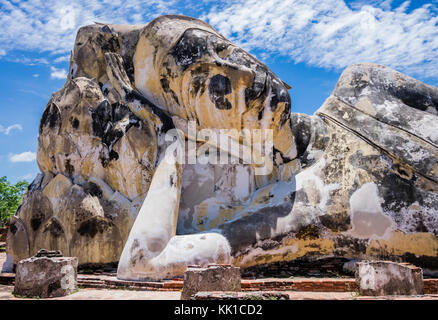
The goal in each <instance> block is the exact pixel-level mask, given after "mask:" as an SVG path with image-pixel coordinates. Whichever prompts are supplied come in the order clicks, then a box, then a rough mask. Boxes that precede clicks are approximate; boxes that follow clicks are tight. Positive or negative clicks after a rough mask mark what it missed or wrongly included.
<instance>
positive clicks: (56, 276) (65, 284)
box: [14, 256, 78, 298]
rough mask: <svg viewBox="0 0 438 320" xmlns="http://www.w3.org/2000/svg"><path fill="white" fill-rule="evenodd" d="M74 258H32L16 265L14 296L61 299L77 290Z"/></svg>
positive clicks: (75, 261)
mask: <svg viewBox="0 0 438 320" xmlns="http://www.w3.org/2000/svg"><path fill="white" fill-rule="evenodd" d="M77 267H78V260H77V258H76V257H45V256H43V257H32V258H29V259H25V260H21V261H20V262H19V263H18V264H17V270H16V274H15V287H14V294H16V295H19V296H26V297H41V298H49V297H61V296H65V295H68V294H70V293H72V292H73V291H75V290H76V289H77Z"/></svg>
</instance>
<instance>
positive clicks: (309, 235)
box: [295, 224, 319, 240]
mask: <svg viewBox="0 0 438 320" xmlns="http://www.w3.org/2000/svg"><path fill="white" fill-rule="evenodd" d="M295 237H296V238H297V239H302V240H306V239H318V238H319V228H318V227H317V226H315V225H314V224H310V225H308V226H305V227H302V228H301V229H300V230H298V232H297V233H296V235H295Z"/></svg>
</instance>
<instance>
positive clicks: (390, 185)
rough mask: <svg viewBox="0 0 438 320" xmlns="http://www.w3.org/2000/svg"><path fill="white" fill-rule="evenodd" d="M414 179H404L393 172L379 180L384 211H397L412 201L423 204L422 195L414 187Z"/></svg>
mask: <svg viewBox="0 0 438 320" xmlns="http://www.w3.org/2000/svg"><path fill="white" fill-rule="evenodd" d="M414 180H415V179H411V180H406V179H403V178H401V177H400V176H399V175H397V174H395V173H389V174H387V175H385V177H383V179H382V181H381V188H379V189H380V190H381V194H382V196H383V200H384V202H383V204H382V207H383V208H384V210H385V211H394V212H399V211H400V210H401V209H403V208H407V207H409V206H410V205H411V204H413V203H414V202H417V201H418V203H419V205H420V206H423V205H424V201H423V195H422V194H421V193H420V192H419V191H418V190H417V188H416V187H415V181H414Z"/></svg>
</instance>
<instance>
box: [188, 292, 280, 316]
mask: <svg viewBox="0 0 438 320" xmlns="http://www.w3.org/2000/svg"><path fill="white" fill-rule="evenodd" d="M192 300H289V295H288V294H287V293H281V292H266V291H260V292H258V291H253V292H223V291H216V292H198V293H196V294H195V295H194V296H193V298H192ZM248 307H249V306H248ZM250 308H251V307H250ZM251 309H252V308H251ZM248 311H249V312H250V313H248V314H251V313H252V312H254V313H253V314H256V313H257V312H258V310H257V308H255V307H254V309H252V310H248ZM244 312H247V310H245V311H244Z"/></svg>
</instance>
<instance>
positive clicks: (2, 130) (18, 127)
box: [0, 124, 23, 135]
mask: <svg viewBox="0 0 438 320" xmlns="http://www.w3.org/2000/svg"><path fill="white" fill-rule="evenodd" d="M14 129H16V130H19V131H22V130H23V127H22V126H21V124H13V125H11V126H9V127H7V128H4V127H3V126H1V125H0V133H4V134H6V135H9V133H11V131H12V130H14Z"/></svg>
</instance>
